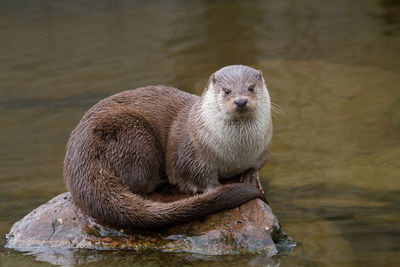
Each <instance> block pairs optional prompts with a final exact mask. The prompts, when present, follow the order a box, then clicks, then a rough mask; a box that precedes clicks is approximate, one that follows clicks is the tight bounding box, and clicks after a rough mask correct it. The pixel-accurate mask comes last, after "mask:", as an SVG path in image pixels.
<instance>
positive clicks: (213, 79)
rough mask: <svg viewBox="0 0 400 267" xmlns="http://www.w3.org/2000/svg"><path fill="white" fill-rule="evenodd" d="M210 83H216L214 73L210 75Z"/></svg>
mask: <svg viewBox="0 0 400 267" xmlns="http://www.w3.org/2000/svg"><path fill="white" fill-rule="evenodd" d="M210 81H211V82H212V84H215V83H216V82H217V77H216V75H215V73H214V74H213V75H211V77H210Z"/></svg>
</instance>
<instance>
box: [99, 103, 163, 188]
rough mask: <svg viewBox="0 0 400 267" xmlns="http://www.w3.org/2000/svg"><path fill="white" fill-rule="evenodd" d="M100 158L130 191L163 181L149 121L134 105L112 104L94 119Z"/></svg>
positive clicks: (158, 150) (152, 185)
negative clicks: (101, 154) (102, 156)
mask: <svg viewBox="0 0 400 267" xmlns="http://www.w3.org/2000/svg"><path fill="white" fill-rule="evenodd" d="M96 120H97V122H96V125H97V127H96V129H95V132H96V133H97V135H98V136H100V137H101V138H102V139H103V140H102V141H103V142H104V145H105V147H104V158H103V160H104V161H105V162H106V163H108V164H106V165H108V166H109V167H110V168H111V169H112V170H113V171H114V173H115V175H116V176H118V177H120V179H122V181H123V182H124V184H126V185H127V186H128V187H129V189H130V190H131V191H132V192H133V193H140V194H146V193H150V192H152V191H154V190H155V189H156V188H157V187H158V186H160V185H161V184H162V183H163V182H164V181H163V179H162V176H163V171H162V170H163V168H162V151H161V149H160V144H159V141H158V139H157V137H156V135H155V133H154V130H153V128H152V127H151V125H150V123H149V122H148V121H147V120H146V119H145V118H144V117H143V116H142V115H141V114H140V113H139V112H137V111H136V110H135V109H134V108H132V107H129V106H114V107H112V108H110V109H109V110H108V111H107V112H105V113H103V114H102V115H101V116H99V117H98V118H96Z"/></svg>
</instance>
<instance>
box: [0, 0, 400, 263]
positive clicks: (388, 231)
mask: <svg viewBox="0 0 400 267" xmlns="http://www.w3.org/2000/svg"><path fill="white" fill-rule="evenodd" d="M230 64H246V65H251V66H253V67H257V68H260V69H262V70H263V73H264V76H265V78H266V80H267V83H268V87H269V90H270V95H271V97H272V100H273V102H275V103H276V104H278V105H279V107H280V109H281V110H283V111H284V113H285V116H284V115H279V114H276V116H275V119H274V127H275V129H274V137H273V145H272V154H271V160H270V162H269V163H268V164H267V166H266V167H265V168H264V169H263V171H262V173H261V175H262V178H263V185H264V188H265V190H266V194H267V197H268V199H269V201H270V203H271V206H272V208H273V210H274V212H275V213H276V215H277V216H278V217H279V219H280V221H281V224H282V225H283V228H284V229H285V231H286V232H288V233H289V234H290V235H292V236H293V237H294V238H295V239H296V240H298V241H299V242H300V243H301V245H300V246H299V247H298V248H296V249H295V251H294V252H292V253H288V254H285V253H284V254H282V255H278V256H275V257H274V258H273V259H270V260H269V261H267V262H266V261H265V259H262V258H252V257H247V256H234V257H202V256H199V255H187V254H172V255H171V254H154V253H150V254H141V255H136V254H134V253H115V252H113V253H100V252H81V253H73V252H71V255H70V259H72V260H73V262H75V263H84V264H88V265H97V266H103V265H104V266H112V265H119V266H125V265H126V266H128V265H137V266H143V265H147V266H153V265H156V266H157V265H159V266H166V265H170V266H173V265H177V266H182V265H185V264H186V265H188V266H190V265H196V266H197V265H199V266H201V265H208V266H221V265H222V266H223V265H225V264H226V265H231V266H235V265H237V266H243V265H246V264H248V265H252V266H257V265H261V264H267V263H269V264H271V265H276V266H278V265H280V266H298V265H304V266H313V265H319V266H400V252H399V251H400V1H398V0H357V1H355V0H353V1H347V0H337V1H319V0H302V1H295V0H292V1H290V0H281V1H272V0H271V1H261V0H260V1H257V0H254V1H207V0H203V1H178V0H173V1H161V0H160V1H128V0H126V1H122V0H116V1H103V0H102V1H45V0H37V1H32V0H31V1H28V0H24V1H22V0H20V1H13V0H9V1H7V0H0V125H1V126H0V127H1V128H0V262H1V265H2V266H24V265H29V266H31V265H44V264H46V263H43V262H38V261H36V260H35V257H34V256H25V255H23V254H22V253H19V252H14V251H11V250H8V249H5V248H3V245H4V244H5V234H6V233H8V231H9V230H10V227H11V225H12V224H13V223H14V222H16V221H17V220H19V219H21V218H22V217H23V216H24V215H26V214H27V213H28V212H29V211H31V210H32V209H34V208H36V207H37V206H38V205H40V204H42V203H44V202H46V201H48V200H49V199H50V198H52V197H54V196H56V195H57V194H59V193H61V192H64V191H65V187H64V183H63V179H62V162H63V157H64V153H65V144H66V142H67V138H68V135H69V133H70V131H71V130H72V129H73V128H74V127H75V125H76V124H77V122H78V121H79V119H80V117H81V116H82V115H83V113H84V112H85V111H86V110H87V109H88V108H89V107H90V106H91V105H93V104H94V103H96V102H97V101H98V100H100V99H102V98H104V97H106V96H108V95H111V94H114V93H116V92H119V91H122V90H126V89H132V88H135V87H139V86H144V85H149V84H165V85H173V86H175V87H178V88H181V89H183V90H187V91H189V92H194V93H198V94H199V93H201V91H202V89H203V87H204V85H205V82H206V80H207V78H208V76H209V75H210V74H211V73H212V72H214V71H216V70H217V69H219V68H220V67H222V66H225V65H230ZM55 257H56V256H55ZM39 259H41V260H43V259H42V258H40V257H39ZM44 260H46V259H44ZM53 262H56V260H53ZM92 262H94V263H92ZM61 263H62V262H61Z"/></svg>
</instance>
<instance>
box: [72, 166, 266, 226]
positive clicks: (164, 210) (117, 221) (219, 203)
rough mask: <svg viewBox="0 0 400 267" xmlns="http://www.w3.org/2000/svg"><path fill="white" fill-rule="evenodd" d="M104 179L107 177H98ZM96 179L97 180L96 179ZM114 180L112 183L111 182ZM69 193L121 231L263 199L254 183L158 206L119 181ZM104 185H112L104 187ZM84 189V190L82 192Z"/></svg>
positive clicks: (174, 221)
mask: <svg viewBox="0 0 400 267" xmlns="http://www.w3.org/2000/svg"><path fill="white" fill-rule="evenodd" d="M99 174H100V175H105V173H101V172H100V173H99ZM93 178H94V179H93ZM110 178H111V179H110ZM85 180H86V181H85V182H86V183H90V185H88V184H86V185H83V184H81V183H82V181H81V182H80V184H79V185H75V186H71V184H69V186H68V187H69V189H70V192H71V194H72V197H73V199H74V201H75V202H76V203H77V204H78V206H79V207H80V208H81V209H83V210H84V211H85V212H86V213H87V214H89V215H90V216H92V217H94V218H96V219H97V220H99V222H101V223H105V224H107V225H111V226H115V227H119V228H133V229H145V228H157V227H164V226H169V225H173V224H177V223H181V222H186V221H191V220H194V219H197V218H200V217H202V216H205V215H208V214H212V213H215V212H218V211H223V210H227V209H231V208H234V207H237V206H240V205H241V204H244V203H246V202H248V201H250V200H252V199H255V198H261V199H263V198H264V195H263V194H262V193H261V192H260V191H259V189H258V188H257V187H256V186H255V185H253V184H251V183H235V184H228V185H223V186H220V187H217V188H215V189H214V190H212V191H209V192H207V193H204V194H199V195H196V196H193V197H189V198H185V199H182V200H178V201H173V202H155V201H152V200H148V199H145V198H143V197H142V196H140V195H138V194H133V193H132V192H130V191H128V189H127V188H126V187H124V186H123V185H122V184H120V183H119V181H118V180H117V179H116V177H103V179H96V178H95V177H92V179H85ZM104 181H107V183H112V184H107V185H105V184H103V182H104ZM79 188H85V190H81V191H80V190H79Z"/></svg>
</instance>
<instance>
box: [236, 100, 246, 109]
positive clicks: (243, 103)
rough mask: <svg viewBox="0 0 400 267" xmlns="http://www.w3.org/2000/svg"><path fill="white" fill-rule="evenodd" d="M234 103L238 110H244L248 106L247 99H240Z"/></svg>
mask: <svg viewBox="0 0 400 267" xmlns="http://www.w3.org/2000/svg"><path fill="white" fill-rule="evenodd" d="M233 103H235V105H236V106H237V107H238V108H244V107H245V106H246V105H247V99H246V98H238V99H236V100H235V101H233Z"/></svg>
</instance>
